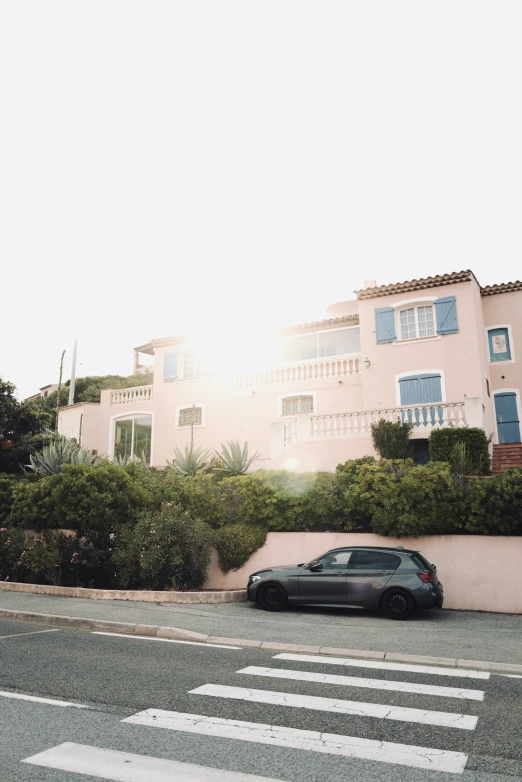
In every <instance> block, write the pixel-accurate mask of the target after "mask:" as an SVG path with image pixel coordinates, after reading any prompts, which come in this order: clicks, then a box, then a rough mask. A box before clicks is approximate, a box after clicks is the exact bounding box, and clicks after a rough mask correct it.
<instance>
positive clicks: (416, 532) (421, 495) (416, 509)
mask: <svg viewBox="0 0 522 782" xmlns="http://www.w3.org/2000/svg"><path fill="white" fill-rule="evenodd" d="M344 497H345V500H346V502H347V505H348V509H349V512H350V513H356V514H359V515H363V516H366V517H367V518H369V519H371V525H372V530H373V532H376V533H377V534H379V535H393V536H396V537H401V536H403V535H411V536H413V537H419V536H420V535H430V534H440V533H450V532H455V531H458V530H459V529H460V528H461V526H462V522H463V519H462V513H463V507H462V495H461V492H460V491H459V487H458V486H457V484H455V482H454V480H453V478H452V475H451V471H450V467H449V465H447V464H439V463H430V464H427V465H424V466H418V467H417V466H415V465H414V464H413V462H411V460H409V461H406V462H400V463H399V462H384V463H380V464H379V463H376V464H367V465H363V466H361V467H359V469H358V471H357V474H356V476H355V480H354V481H353V482H352V483H351V484H350V485H349V486H348V487H347V489H346V491H345V493H344Z"/></svg>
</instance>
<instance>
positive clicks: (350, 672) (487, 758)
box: [0, 621, 522, 782]
mask: <svg viewBox="0 0 522 782" xmlns="http://www.w3.org/2000/svg"><path fill="white" fill-rule="evenodd" d="M274 655H275V653H274V652H269V651H262V650H248V649H232V648H215V647H212V646H199V645H189V644H180V643H171V642H166V641H159V640H154V639H149V638H146V639H144V638H136V637H131V638H124V637H117V636H110V635H101V634H95V633H92V632H88V631H80V630H68V629H59V630H57V629H56V628H52V627H50V626H46V625H43V624H33V623H28V622H14V621H0V690H2V694H1V695H0V769H1V774H0V779H1V780H2V781H3V780H5V782H18V780H20V782H26V780H27V781H31V782H34V781H35V780H38V781H39V782H48V781H49V780H53V782H54V780H56V781H57V782H73V781H74V780H76V781H77V782H81V780H88V779H92V776H86V775H85V774H84V773H72V772H70V771H62V770H58V769H57V768H56V767H53V768H46V767H43V766H41V765H32V764H31V765H30V764H27V763H23V762H22V761H23V760H25V759H27V758H29V757H31V756H34V755H35V754H37V753H42V752H45V751H47V750H50V749H51V748H54V747H57V746H58V745H61V744H63V743H64V742H72V743H74V744H79V745H84V746H87V747H89V748H98V750H111V751H115V750H116V751H119V752H123V753H133V755H136V754H137V755H141V756H144V757H145V759H144V761H143V763H144V764H145V765H144V769H146V771H147V772H148V771H149V770H151V769H153V767H154V764H155V763H157V761H156V760H155V759H157V758H161V759H164V760H170V761H179V762H181V763H183V764H189V765H187V766H183V768H187V769H189V770H190V764H198V765H199V766H203V767H205V768H206V769H214V770H216V769H217V770H219V769H221V770H223V772H224V773H223V774H222V775H221V776H219V777H216V773H217V772H215V771H211V772H207V773H208V774H209V775H208V776H205V775H204V772H203V771H201V772H198V771H196V772H194V773H195V774H196V776H194V777H191V778H193V779H209V780H212V779H218V778H219V779H220V780H225V781H226V782H228V780H230V782H232V780H234V779H235V778H234V777H233V772H237V773H240V774H243V775H244V774H251V775H257V777H263V778H270V779H272V780H274V779H275V780H286V782H297V780H299V782H312V781H313V782H319V780H321V782H329V780H339V779H354V780H358V781H359V780H361V782H366V780H376V779H378V780H380V781H381V782H382V780H383V779H385V780H386V782H388V781H389V782H420V780H422V782H425V780H426V779H430V778H432V779H433V780H434V782H450V780H453V782H454V780H455V779H458V778H460V779H462V780H463V782H516V781H517V780H522V742H521V740H520V739H521V735H520V713H521V705H522V701H521V698H522V679H521V678H508V677H502V676H494V675H492V676H491V677H490V678H462V677H457V676H455V675H454V673H453V672H452V671H449V672H448V670H445V669H436V670H434V671H431V672H426V671H425V670H423V669H422V668H421V669H417V670H415V671H407V670H393V669H388V668H386V667H381V668H378V669H372V668H368V667H367V664H365V663H364V661H361V662H360V667H359V666H358V667H353V665H352V664H350V665H349V667H348V666H345V665H337V664H333V663H329V664H327V663H325V662H324V661H317V660H314V661H309V660H306V659H304V658H302V657H299V658H298V659H294V660H289V659H281V658H280V657H275V656H274ZM352 663H353V661H352ZM245 668H249V669H250V672H248V673H240V671H242V670H243V669H245ZM252 668H255V669H257V670H252ZM259 669H264V671H263V673H264V675H259ZM267 669H268V670H267ZM281 676H282V677H283V678H281ZM329 676H335V677H343V679H338V678H337V679H335V680H332V679H330V680H328V679H327V678H325V677H329ZM481 676H487V674H481ZM290 677H294V678H290ZM350 677H357V681H356V682H353V680H352V681H351V682H350V686H347V683H348V679H350ZM208 685H214V686H218V687H219V688H235V689H234V690H231V689H219V690H216V689H215V688H214V689H212V688H210V689H209V688H208ZM205 686H206V687H205ZM419 686H420V687H421V688H424V691H423V692H419V691H416V692H412V691H411V690H412V689H418V687H419ZM202 687H204V688H205V689H204V690H203V691H200V692H199V693H193V692H191V691H192V690H194V689H198V688H202ZM237 688H242V689H240V690H239V689H237ZM433 688H435V689H433ZM443 688H445V689H443ZM447 688H450V689H447ZM260 690H262V691H265V693H266V691H270V693H272V694H271V695H266V694H263V693H261V694H260V693H259V692H258V691H260ZM482 692H483V693H484V697H483V699H480V693H482ZM6 693H7V695H9V694H13V693H14V694H18V695H24V696H27V695H28V696H32V697H36V698H47V699H58V700H60V701H65V702H70V703H72V704H75V705H81V706H84V707H86V708H76V707H75V705H72V706H68V707H64V706H61V705H58V704H49V703H42V702H37V701H32V700H20V699H13V698H12V697H6ZM211 693H213V694H211ZM477 693H478V695H477ZM232 695H233V696H234V697H231V696H232ZM292 696H301V698H300V699H299V701H298V702H297V705H296V702H295V698H293V697H292ZM462 696H465V697H462ZM245 697H248V698H249V700H243V699H239V698H245ZM252 698H255V699H257V700H255V701H253V700H252ZM313 698H322V699H325V698H326V699H335V700H336V701H339V700H343V701H351V702H353V701H356V702H357V703H356V705H355V707H354V706H353V703H352V706H351V707H350V708H351V710H352V712H354V711H355V713H342V712H340V711H339V709H343V708H344V709H346V708H347V707H346V705H344V706H343V705H342V704H339V703H338V704H337V706H336V708H337V713H332V712H331V711H324V710H318V706H319V705H320V706H321V708H322V709H325V708H331V702H330V701H328V702H326V701H324V700H323V701H320V702H318V701H314V700H313ZM477 698H479V699H477ZM267 699H268V700H269V701H270V702H259V701H260V700H267ZM380 705H384V706H389V707H390V708H389V709H382V708H380ZM298 706H299V707H298ZM150 709H156V710H158V709H159V710H166V711H167V712H170V713H172V712H175V713H180V712H181V713H184V714H189V715H199V719H198V720H192V722H191V723H190V725H191V726H192V727H191V730H195V731H197V732H186V729H184V730H180V729H179V718H177V719H178V722H177V723H175V724H174V723H173V720H174V721H175V719H176V718H175V717H173V716H172V714H170V715H167V718H166V723H167V724H169V725H170V727H171V728H172V727H175V728H176V729H162V728H161V727H160V724H161V723H162V715H159V716H158V715H157V714H156V715H150V713H149V716H148V717H147V716H146V717H145V721H147V720H148V721H149V722H150V723H151V724H150V725H146V724H136V723H129V722H122V720H125V719H127V718H130V717H133V715H136V714H137V713H139V712H142V711H145V710H150ZM401 709H402V710H403V711H399V710H401ZM408 709H417V710H421V711H420V712H418V711H417V712H414V713H411V712H409V711H408ZM372 710H373V711H372ZM368 712H371V713H372V716H368ZM428 712H436V713H437V714H433V713H431V714H428ZM441 712H444V713H445V714H446V716H442V717H441V716H440V713H441ZM384 715H387V717H386V718H383V717H384ZM392 715H395V716H394V717H393V716H392ZM437 715H438V716H437ZM458 715H463V716H462V717H459V716H458ZM399 716H400V719H399ZM203 717H212V718H219V719H221V720H226V721H232V722H224V723H212V725H211V727H210V728H209V723H208V721H205V720H203V719H202V718H203ZM472 717H477V718H478V721H476V726H474V729H470V724H469V720H470V718H472ZM439 719H442V720H443V721H445V724H444V725H435V724H431V723H432V722H433V721H435V722H436V721H438V720H439ZM238 720H241V721H246V722H249V723H257V724H264V725H270V726H272V728H271V729H270V730H265V731H261V733H260V731H259V729H257V728H255V727H249V728H244V727H243V728H240V727H239V728H238V726H236V725H234V722H236V721H238ZM423 720H424V721H425V720H428V721H430V720H431V723H430V724H422V721H423ZM462 720H464V722H466V725H467V727H466V728H464V727H457V726H458V725H460V724H461V723H462ZM184 724H188V723H187V722H186V720H185V723H184ZM462 724H464V723H462ZM216 726H218V727H217V728H216ZM275 726H277V727H275ZM238 729H239V730H241V731H242V735H243V737H245V735H246V736H248V739H249V740H240V739H239V738H238V736H237V731H238ZM278 729H279V730H278ZM281 729H283V730H282V731H281ZM285 729H286V730H285ZM216 730H217V731H218V734H219V735H214V734H215V732H216ZM224 730H226V731H227V736H226V737H225V736H223V731H224ZM299 731H316V732H319V733H318V734H305V737H304V738H303V736H302V734H299ZM209 732H210V734H212V735H207V734H208V733H209ZM325 734H335V736H337V737H338V738H337V739H335V740H334V744H335V747H336V749H335V750H332V744H331V740H330V739H328V736H327V735H325ZM281 736H283V738H282V739H281ZM347 736H348V737H352V738H353V739H357V740H359V741H354V742H352V743H351V744H350V746H353V747H355V748H356V749H355V751H356V753H358V754H359V755H361V753H362V754H363V757H346V756H343V755H339V754H335V752H337V751H338V749H339V747H341V748H342V747H345V746H346V745H345V743H343V738H342V737H347ZM339 737H341V738H339ZM254 738H256V741H254V740H253V739H254ZM360 740H362V741H360ZM367 740H374V741H376V742H386V744H377V745H371V747H370V745H368V743H367ZM274 741H276V742H279V743H274ZM281 741H283V742H286V743H287V745H286V746H281V745H280V744H281ZM296 741H297V742H301V743H298V746H299V748H296V746H295V743H296ZM329 742H330V743H329ZM397 745H409V746H413V747H415V748H416V749H410V750H401V749H400V747H399V748H397ZM318 747H320V751H315V750H317V749H318ZM419 748H428V750H431V752H430V751H428V752H425V751H424V750H422V749H419ZM433 750H436V751H437V752H433ZM341 751H345V750H344V749H341ZM350 751H352V750H350ZM94 752H95V750H94V749H89V750H86V753H87V758H88V759H87V761H85V762H87V763H88V764H90V765H88V767H89V770H90V771H91V772H92V773H94V772H93V769H94V759H93V758H94V755H93V753H94ZM368 752H370V753H371V752H374V753H375V752H377V753H383V754H381V755H379V757H382V758H383V759H384V761H385V762H381V761H377V760H375V759H368V757H367V754H368ZM451 753H459V754H458V755H454V754H451ZM69 754H72V755H73V758H74V762H75V763H80V761H81V754H82V750H81V748H80V749H78V748H77V747H73V748H72V750H71V751H70V753H69ZM463 756H467V757H463ZM45 757H46V758H47V760H46V761H45V762H51V763H55V764H56V762H57V761H56V757H55V755H53V756H52V757H50V756H48V755H46V756H45ZM107 757H108V758H109V759H108V760H103V763H101V765H100V768H101V771H99V772H97V773H98V778H101V779H115V778H118V779H119V778H120V777H117V776H114V774H115V773H116V772H115V771H114V769H113V765H111V764H112V763H116V762H118V763H119V762H120V761H121V763H122V764H124V771H123V772H121V773H123V774H130V773H131V768H132V767H133V763H134V762H135V761H134V759H132V758H131V759H130V760H129V759H128V756H118V757H117V761H116V760H113V758H114V757H116V756H113V755H110V756H107ZM372 757H375V756H374V755H373V756H372ZM89 758H90V760H89ZM103 758H105V755H103ZM464 761H465V767H464V770H463V771H462V769H461V768H457V766H458V764H459V763H460V764H461V766H462V765H463V763H464ZM40 762H43V761H42V759H41V758H40ZM446 762H448V763H449V764H450V765H449V766H448V768H451V769H452V771H453V772H455V773H449V771H438V770H431V768H430V767H432V766H433V765H435V766H436V767H438V766H437V764H440V763H446ZM412 763H414V764H415V763H424V764H425V765H426V766H427V767H426V768H421V767H416V766H412V765H411V764H412ZM455 763H456V764H457V766H455ZM111 769H112V770H111ZM83 770H84V771H85V770H86V767H83ZM146 771H145V770H143V771H142V772H138V771H136V773H137V774H138V775H137V776H135V777H133V779H135V780H140V782H141V780H144V781H145V782H149V780H150V782H156V781H157V782H159V780H160V779H168V778H170V779H177V780H181V779H185V778H188V777H184V776H183V775H182V774H181V773H178V772H175V773H174V772H173V775H172V776H171V777H166V776H165V777H163V776H161V775H160V772H159V771H157V772H154V773H152V775H151V776H147V774H146ZM460 772H461V773H460ZM118 773H119V772H118ZM110 774H112V776H110ZM121 778H122V779H125V780H127V779H129V780H130V779H131V777H130V776H124V777H121ZM243 778H244V777H241V779H243ZM238 779H239V778H238Z"/></svg>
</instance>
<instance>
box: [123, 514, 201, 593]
mask: <svg viewBox="0 0 522 782" xmlns="http://www.w3.org/2000/svg"><path fill="white" fill-rule="evenodd" d="M213 542H214V533H213V531H212V529H211V528H210V527H209V525H208V524H206V523H205V522H204V521H201V520H200V519H194V518H192V516H190V514H189V513H187V512H186V511H184V510H182V509H181V508H180V507H179V506H177V505H172V504H170V503H165V504H164V505H163V506H162V508H161V509H160V511H159V512H157V513H151V512H150V511H149V512H144V513H142V514H141V515H140V516H139V518H138V521H137V523H136V525H135V526H134V527H125V528H123V529H122V530H121V532H120V533H119V534H118V543H119V545H118V547H117V550H116V551H115V552H114V553H113V561H114V563H115V565H116V569H117V572H118V575H119V583H120V586H121V587H122V588H123V589H129V588H130V589H132V588H135V589H140V588H145V589H182V590H188V589H198V588H200V587H201V586H203V584H204V582H205V578H206V575H207V569H208V566H209V564H210V555H211V549H212V544H213Z"/></svg>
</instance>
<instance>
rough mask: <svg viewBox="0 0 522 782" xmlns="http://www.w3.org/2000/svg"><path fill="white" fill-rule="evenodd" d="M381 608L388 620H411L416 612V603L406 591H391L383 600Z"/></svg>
mask: <svg viewBox="0 0 522 782" xmlns="http://www.w3.org/2000/svg"><path fill="white" fill-rule="evenodd" d="M381 608H382V610H383V611H384V613H385V614H386V616H387V617H388V619H399V620H400V619H409V617H410V616H411V615H412V614H413V612H414V611H415V601H414V599H413V597H412V596H411V595H410V594H409V593H408V592H406V591H405V590H404V589H390V590H389V591H388V592H386V593H385V595H384V596H383V598H382V602H381Z"/></svg>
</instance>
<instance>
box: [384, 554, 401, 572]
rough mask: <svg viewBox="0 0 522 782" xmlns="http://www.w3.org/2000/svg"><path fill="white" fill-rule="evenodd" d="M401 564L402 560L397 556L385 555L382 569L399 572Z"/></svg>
mask: <svg viewBox="0 0 522 782" xmlns="http://www.w3.org/2000/svg"><path fill="white" fill-rule="evenodd" d="M400 564H401V558H400V557H398V556H397V554H383V555H382V563H381V568H382V569H383V570H397V568H398V567H399V565H400Z"/></svg>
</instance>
